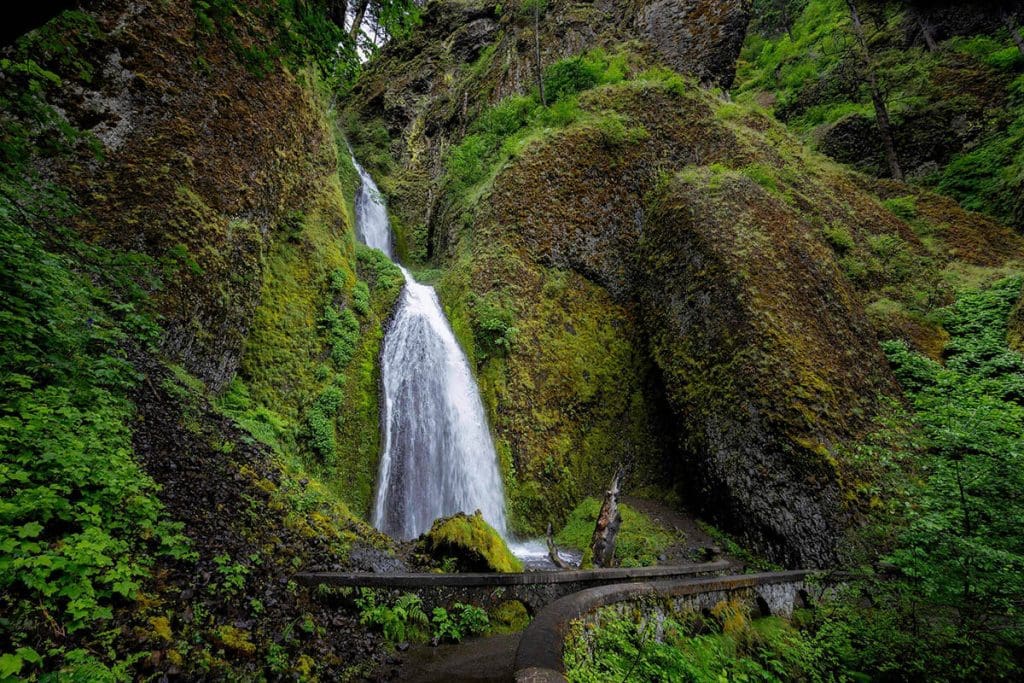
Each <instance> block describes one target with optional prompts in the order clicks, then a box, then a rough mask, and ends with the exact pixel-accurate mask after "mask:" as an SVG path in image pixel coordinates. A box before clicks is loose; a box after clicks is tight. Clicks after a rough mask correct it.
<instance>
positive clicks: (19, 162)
mask: <svg viewBox="0 0 1024 683" xmlns="http://www.w3.org/2000/svg"><path fill="white" fill-rule="evenodd" d="M0 70H2V77H0V84H2V86H0V112H2V114H0V123H2V126H3V130H4V138H3V142H2V143H0V153H2V157H3V161H4V163H3V165H2V170H0V282H2V289H0V301H2V305H0V329H2V333H0V594H2V598H0V612H2V614H3V618H2V619H0V633H2V637H0V642H2V645H0V678H4V679H6V678H8V677H20V678H26V679H30V678H32V677H33V676H34V675H35V673H34V672H37V671H40V670H45V671H61V672H63V673H64V674H66V675H68V676H72V677H74V676H77V677H79V678H81V679H82V680H85V679H89V680H103V679H110V678H116V677H124V676H125V673H124V671H125V667H128V666H130V665H131V663H132V662H133V661H134V660H135V659H137V658H138V657H141V656H143V654H141V653H131V652H126V651H124V649H123V648H124V644H123V643H122V642H121V640H120V638H119V634H120V631H119V628H118V627H116V626H113V625H112V623H111V622H112V619H113V616H114V610H115V608H118V607H124V606H127V605H130V604H132V602H133V601H135V600H137V599H139V598H140V597H141V596H142V595H143V594H145V592H146V591H147V584H148V582H149V578H150V570H151V568H152V567H153V565H154V563H155V561H156V558H157V557H160V556H163V557H169V558H175V559H181V560H185V559H188V558H192V557H194V554H193V552H192V550H191V548H190V546H189V543H188V542H187V540H186V539H185V538H184V536H183V535H182V533H181V526H180V525H178V524H174V523H172V522H171V521H170V520H168V519H167V517H166V515H165V514H164V511H163V507H162V505H161V504H160V502H159V500H158V499H157V497H156V492H157V487H156V485H155V484H154V482H153V481H152V479H150V478H149V477H148V476H147V475H146V474H145V473H144V472H143V471H142V470H141V469H140V468H139V467H138V465H137V464H136V463H135V461H134V460H133V458H132V442H131V424H132V420H133V416H134V409H133V406H132V404H131V403H130V401H129V396H130V394H131V392H132V391H133V389H134V388H135V387H136V385H137V384H138V382H139V381H140V380H141V377H140V375H139V374H138V373H137V372H136V370H135V369H134V368H133V366H132V363H131V357H132V355H133V354H135V353H139V352H141V351H147V350H152V347H153V345H154V344H155V342H156V340H157V338H158V336H159V334H160V328H159V327H158V325H157V323H156V317H155V315H154V314H153V313H152V312H151V310H150V308H149V300H148V296H147V291H149V290H152V289H153V288H155V287H156V286H157V284H158V283H157V282H156V281H154V280H153V279H152V277H151V276H150V275H149V273H151V272H152V264H151V263H150V262H149V261H148V260H147V259H145V258H143V257H141V256H139V255H137V254H132V253H115V252H111V251H107V250H105V249H102V248H99V247H96V246H92V245H89V244H86V243H85V242H83V241H82V240H81V239H80V238H78V237H77V236H76V235H75V233H73V232H72V231H71V230H70V229H68V228H67V227H65V226H66V225H67V224H68V222H69V221H70V219H71V217H72V215H73V214H74V213H75V212H76V208H75V207H74V206H73V205H72V204H71V203H70V202H69V201H68V199H67V198H66V196H65V194H64V192H63V191H62V189H61V188H59V187H56V186H54V185H53V184H51V183H48V182H46V181H44V180H43V179H41V178H39V177H37V176H36V175H35V174H34V173H33V171H32V170H31V166H30V162H31V161H33V160H35V159H37V158H38V157H39V156H40V155H45V154H60V153H64V152H65V151H68V150H70V149H71V148H72V147H73V146H75V145H77V144H79V143H80V142H82V138H81V136H80V135H79V134H77V133H76V132H75V131H73V130H71V129H70V128H68V127H67V125H66V124H65V123H63V120H62V119H61V118H60V117H58V116H57V115H56V114H55V112H53V110H52V109H50V108H49V107H47V106H46V105H45V104H44V103H43V102H42V99H41V95H42V93H44V92H45V91H46V89H47V88H48V87H50V86H53V85H56V84H57V83H59V79H58V78H57V77H56V76H55V75H54V74H52V73H50V72H47V71H44V70H42V69H40V68H39V67H38V66H36V65H35V64H34V63H33V62H30V61H23V62H12V61H9V60H6V59H5V60H2V61H0ZM54 143H56V144H54ZM55 244H59V245H60V247H61V248H60V251H57V250H56V249H55V248H54V247H53V245H55Z"/></svg>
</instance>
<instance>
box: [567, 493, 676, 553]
mask: <svg viewBox="0 0 1024 683" xmlns="http://www.w3.org/2000/svg"><path fill="white" fill-rule="evenodd" d="M600 511H601V501H600V500H598V499H597V498H585V499H584V500H583V501H582V502H581V503H580V504H579V505H578V506H576V509H574V510H573V511H572V512H571V513H569V519H568V521H567V522H566V525H565V527H563V528H562V530H561V531H559V532H558V533H557V534H556V535H555V541H556V542H557V543H558V544H559V545H564V546H568V547H570V548H576V549H577V550H580V551H582V552H583V562H584V564H587V563H589V562H591V561H592V558H591V556H590V541H591V538H592V537H593V534H594V525H595V523H596V522H597V515H598V513H599V512H600ZM619 512H620V514H621V515H622V526H621V527H620V529H619V534H618V536H617V537H616V542H615V562H616V564H618V565H619V566H622V567H649V566H652V565H655V564H657V563H658V556H659V555H661V554H662V553H663V552H664V551H665V549H666V548H668V547H669V546H671V545H673V544H675V543H679V542H681V541H682V540H683V539H682V538H681V534H680V533H673V532H670V531H668V530H667V529H665V528H664V527H662V526H660V525H658V524H656V523H655V522H653V521H651V519H650V518H648V517H647V516H646V515H644V514H643V513H642V512H638V511H636V510H634V509H633V508H631V507H630V506H629V505H626V504H625V503H619Z"/></svg>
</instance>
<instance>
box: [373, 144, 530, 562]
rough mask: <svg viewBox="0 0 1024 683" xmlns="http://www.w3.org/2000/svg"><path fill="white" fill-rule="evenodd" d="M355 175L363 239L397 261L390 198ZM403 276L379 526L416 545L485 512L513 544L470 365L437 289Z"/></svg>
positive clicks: (389, 374)
mask: <svg viewBox="0 0 1024 683" xmlns="http://www.w3.org/2000/svg"><path fill="white" fill-rule="evenodd" d="M356 169H357V170H358V171H359V177H360V178H361V179H362V186H361V188H360V190H359V195H358V197H357V199H356V213H357V226H356V227H357V231H358V235H359V239H360V240H361V241H362V242H363V243H364V244H366V245H367V246H370V247H374V248H377V249H380V250H381V251H383V252H384V253H385V254H387V255H388V256H389V257H391V258H393V256H392V251H391V229H390V225H389V223H388V216H387V209H386V207H385V205H384V201H383V198H382V197H381V194H380V191H379V190H378V189H377V186H376V184H375V183H374V182H373V179H372V178H371V177H370V175H369V174H368V173H367V172H366V171H365V170H364V169H363V167H362V166H360V165H359V164H358V163H356ZM399 267H401V266H399ZM402 274H403V275H404V276H405V289H404V290H403V291H402V296H401V299H400V301H399V304H398V309H397V311H396V312H395V315H394V319H393V320H392V321H391V324H390V326H389V327H388V330H387V334H386V335H385V337H384V348H383V351H382V354H381V356H382V359H381V376H382V386H383V391H384V400H383V406H382V415H381V424H382V432H383V441H384V444H383V449H382V452H381V458H380V471H379V473H378V483H377V497H376V501H375V505H374V509H373V524H374V526H376V527H377V528H378V529H380V530H381V531H383V532H385V533H387V534H389V535H391V536H394V537H396V538H402V539H410V538H415V537H417V536H419V535H420V534H422V533H424V532H426V531H428V530H429V529H430V525H431V524H432V523H433V522H434V520H435V519H437V518H439V517H446V516H449V515H452V514H455V513H456V512H466V513H470V514H472V513H473V512H474V511H475V510H480V511H481V512H482V513H483V516H484V519H486V520H487V521H488V522H489V523H490V524H491V526H493V527H494V528H495V529H497V531H498V532H499V533H500V534H501V535H502V536H503V537H506V538H507V537H508V528H507V524H506V521H505V494H504V489H503V487H502V483H501V475H500V474H499V472H498V458H497V454H496V453H495V451H494V444H493V442H492V441H491V435H490V431H489V430H488V426H487V418H486V415H485V413H484V407H483V404H482V402H481V401H480V394H479V392H478V391H477V387H476V383H475V381H474V379H473V375H472V372H471V371H470V367H469V362H468V361H467V359H466V355H465V354H464V353H463V352H462V349H461V348H460V347H459V344H458V342H457V341H456V339H455V335H454V334H453V333H452V330H451V327H450V326H449V324H448V320H447V319H446V318H445V316H444V312H443V311H442V310H441V305H440V302H439V301H438V299H437V294H436V293H435V292H434V289H433V288H432V287H428V286H426V285H421V284H419V283H417V282H416V281H415V280H414V279H413V278H412V276H411V275H410V274H409V271H407V270H406V269H405V268H402ZM530 545H531V546H533V545H534V544H530ZM531 550H532V547H531ZM527 554H533V553H532V552H527Z"/></svg>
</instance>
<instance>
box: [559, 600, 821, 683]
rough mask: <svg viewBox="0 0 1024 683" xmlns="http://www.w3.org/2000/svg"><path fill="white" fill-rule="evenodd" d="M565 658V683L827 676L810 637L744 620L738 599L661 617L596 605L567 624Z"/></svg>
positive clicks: (772, 682)
mask: <svg viewBox="0 0 1024 683" xmlns="http://www.w3.org/2000/svg"><path fill="white" fill-rule="evenodd" d="M565 664H566V677H567V678H568V679H569V680H570V681H573V683H598V682H603V681H625V680H637V681H665V682H668V681H687V682H689V681H692V682H694V683H702V682H704V681H749V682H751V683H753V682H754V681H757V682H764V683H776V682H779V683H781V682H782V681H797V680H813V681H817V680H828V679H827V677H826V676H825V675H824V672H823V665H824V664H825V662H823V661H821V660H819V659H818V652H817V651H816V650H815V648H814V646H813V644H812V643H811V642H810V641H808V640H807V639H806V638H804V637H803V636H802V635H801V634H800V633H799V632H797V631H796V630H795V629H793V628H792V627H791V626H789V624H788V623H787V622H786V621H784V620H782V619H779V618H765V619H757V620H753V621H752V620H751V619H750V615H749V609H748V607H747V606H746V605H745V604H744V603H743V602H742V601H730V602H721V603H719V604H718V605H716V606H715V607H714V609H713V610H711V614H710V615H707V616H702V615H701V614H699V613H697V612H689V611H681V612H676V613H674V614H671V615H669V616H667V617H665V618H664V619H658V618H652V617H647V616H644V615H642V614H640V613H636V614H632V613H626V614H622V613H619V612H617V611H616V610H615V608H604V609H603V610H601V611H599V612H598V615H597V624H594V623H586V624H584V623H581V622H575V623H574V625H573V628H572V631H571V632H570V634H569V638H568V641H567V643H566V650H565Z"/></svg>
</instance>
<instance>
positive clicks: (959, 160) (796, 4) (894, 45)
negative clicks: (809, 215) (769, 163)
mask: <svg viewBox="0 0 1024 683" xmlns="http://www.w3.org/2000/svg"><path fill="white" fill-rule="evenodd" d="M856 4H857V5H858V6H859V8H860V14H861V16H862V18H863V20H864V22H865V23H866V32H867V38H868V50H869V58H870V60H871V66H870V70H871V74H870V75H871V76H873V77H874V79H875V80H876V82H877V86H878V90H879V93H880V95H881V100H882V101H883V102H884V103H885V105H886V107H887V108H888V111H889V114H890V115H891V117H892V126H893V131H892V135H893V138H894V140H893V142H894V144H895V147H896V153H897V156H898V157H899V158H900V160H901V163H903V165H904V167H905V170H906V171H907V172H908V173H909V177H910V178H911V179H912V180H913V181H914V182H918V183H921V184H923V185H925V186H927V187H931V188H935V189H938V190H939V191H940V192H942V193H945V194H948V195H949V196H951V197H953V198H955V199H957V200H958V201H960V202H961V204H962V205H963V206H964V207H965V208H968V209H971V210H975V211H981V212H984V213H988V214H990V215H992V216H994V217H996V218H998V219H1000V220H1001V221H1004V222H1006V223H1012V224H1015V225H1018V226H1019V225H1022V224H1024V213H1022V211H1024V206H1022V205H1021V203H1020V199H1019V198H1020V196H1021V188H1022V183H1024V156H1022V152H1021V150H1022V149H1024V144H1022V143H1024V75H1022V72H1024V52H1022V51H1021V50H1020V49H1019V48H1018V47H1017V46H1016V45H1015V44H1014V42H1013V40H1012V39H1011V36H1010V35H1009V29H1008V28H1006V27H1004V26H1002V25H1001V24H1000V22H999V16H1000V15H999V12H997V11H995V7H994V5H991V6H990V5H986V4H983V3H982V4H979V8H978V9H973V8H971V9H968V10H966V12H967V13H970V12H972V11H974V12H979V11H985V8H986V7H987V8H989V12H990V14H991V19H992V22H990V23H994V24H995V25H996V26H999V28H992V29H991V30H990V31H988V32H985V33H980V34H975V35H956V34H955V29H948V30H946V31H945V32H944V33H943V34H939V35H938V36H937V37H935V38H932V40H933V41H934V42H935V46H934V48H932V49H929V47H928V45H927V44H926V43H925V41H923V40H922V38H921V36H922V34H923V31H925V30H927V31H929V32H930V33H929V37H931V32H934V31H936V27H934V26H931V25H930V19H929V14H928V12H929V11H932V10H931V9H929V6H928V4H927V3H925V4H924V5H921V6H920V7H917V6H914V5H913V4H912V3H906V2H894V1H888V0H859V1H858V2H857V3H856ZM754 5H755V7H754V11H755V20H754V23H753V25H752V30H751V32H750V34H749V36H748V39H747V42H746V45H745V47H744V51H743V57H742V59H741V60H740V65H739V70H738V76H737V91H738V98H739V99H740V100H741V101H756V102H759V103H761V104H764V105H766V106H769V107H770V108H771V109H772V110H773V112H774V113H775V115H776V116H778V117H779V118H780V119H781V120H783V121H784V122H786V123H787V124H788V125H790V126H791V127H792V128H793V129H794V130H796V131H798V132H800V133H801V134H802V135H804V137H805V138H806V139H807V140H808V142H811V143H812V144H816V145H818V146H819V147H820V148H821V149H822V151H824V152H826V153H827V154H830V155H832V156H835V157H836V158H838V159H839V160H840V161H844V162H847V163H850V164H852V165H854V166H855V167H857V168H858V169H859V170H864V171H867V172H870V173H873V174H879V175H885V174H888V169H887V168H886V167H885V164H884V162H883V161H882V159H881V157H880V155H881V145H880V144H878V141H879V140H880V139H881V138H880V132H879V130H878V127H877V123H878V122H877V120H876V111H875V108H874V107H873V105H872V99H871V92H870V88H869V87H868V81H869V74H868V70H867V68H866V67H865V65H864V64H863V63H862V61H861V60H860V58H859V56H858V54H857V52H856V51H855V50H854V49H853V48H854V35H853V28H852V23H851V17H850V11H849V6H848V4H847V3H846V2H845V0H809V1H808V0H758V2H755V3H754ZM973 30H978V29H977V28H975V29H973ZM1017 31H1018V32H1019V27H1018V28H1017Z"/></svg>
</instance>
